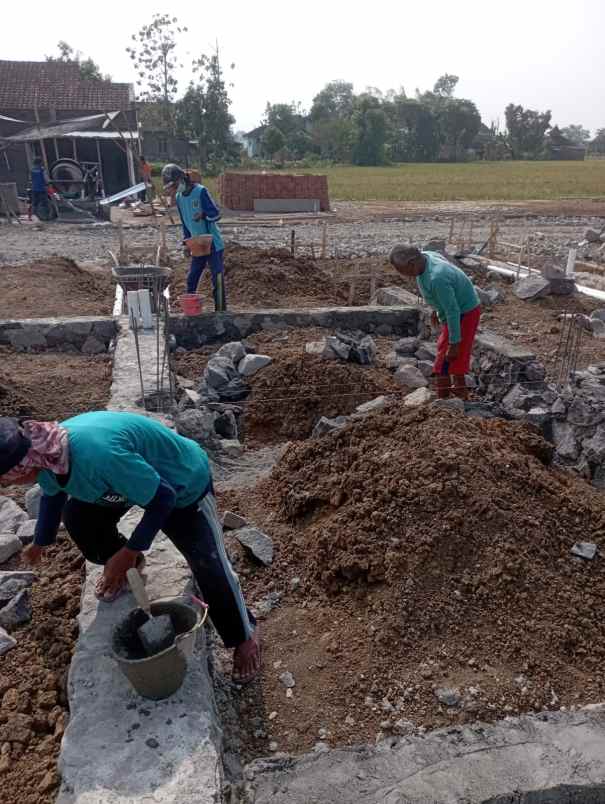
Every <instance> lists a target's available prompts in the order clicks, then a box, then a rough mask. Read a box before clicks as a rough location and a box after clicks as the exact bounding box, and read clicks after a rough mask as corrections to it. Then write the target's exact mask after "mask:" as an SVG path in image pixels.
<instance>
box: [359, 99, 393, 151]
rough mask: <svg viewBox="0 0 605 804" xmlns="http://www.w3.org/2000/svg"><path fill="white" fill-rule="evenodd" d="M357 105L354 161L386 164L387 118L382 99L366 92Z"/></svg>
mask: <svg viewBox="0 0 605 804" xmlns="http://www.w3.org/2000/svg"><path fill="white" fill-rule="evenodd" d="M355 105H356V110H355V113H354V115H353V122H354V124H355V127H356V139H355V144H354V146H353V162H354V163H355V164H356V165H384V163H385V161H386V159H385V143H386V134H387V119H386V115H385V113H384V111H383V110H382V108H381V104H380V100H379V99H378V98H375V97H374V96H372V95H368V94H364V95H360V96H359V98H358V99H357V101H356V104H355Z"/></svg>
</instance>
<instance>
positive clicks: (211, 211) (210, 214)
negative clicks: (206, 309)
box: [162, 165, 227, 312]
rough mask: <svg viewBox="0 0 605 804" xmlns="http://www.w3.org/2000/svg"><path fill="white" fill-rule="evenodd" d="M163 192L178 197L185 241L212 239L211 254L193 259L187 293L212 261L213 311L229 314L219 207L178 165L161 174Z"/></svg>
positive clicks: (169, 167) (202, 186) (164, 170)
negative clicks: (198, 237)
mask: <svg viewBox="0 0 605 804" xmlns="http://www.w3.org/2000/svg"><path fill="white" fill-rule="evenodd" d="M162 181H163V183H164V191H165V192H166V193H167V194H168V195H174V194H175V193H176V205H177V208H178V211H179V215H180V216H181V222H182V224H183V236H184V239H185V240H188V239H189V238H190V237H196V236H198V235H212V250H211V251H210V254H208V255H206V256H204V257H193V256H192V257H191V267H190V269H189V274H188V276H187V293H195V292H196V291H197V286H198V284H199V281H200V279H201V278H202V274H203V273H204V269H205V267H206V265H207V264H208V261H210V272H211V274H212V289H213V294H214V309H215V310H216V312H222V311H224V310H226V308H227V303H226V298H225V278H224V270H225V262H224V254H225V244H224V242H223V238H222V236H221V232H220V229H219V228H218V226H217V222H218V221H219V220H220V218H221V214H220V212H219V209H218V207H217V206H216V204H215V203H214V200H213V199H212V196H211V195H210V193H209V192H208V190H207V188H206V187H204V185H203V184H198V183H197V182H194V181H193V180H192V178H191V176H190V175H189V174H188V173H186V172H185V171H184V170H183V169H182V168H180V167H179V166H178V165H166V166H165V167H164V169H163V170H162Z"/></svg>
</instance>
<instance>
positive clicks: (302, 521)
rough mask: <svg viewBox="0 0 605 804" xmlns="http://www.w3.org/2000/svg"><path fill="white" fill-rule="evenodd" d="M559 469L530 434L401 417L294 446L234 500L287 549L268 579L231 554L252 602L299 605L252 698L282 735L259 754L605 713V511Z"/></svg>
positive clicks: (257, 743)
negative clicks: (596, 554)
mask: <svg viewBox="0 0 605 804" xmlns="http://www.w3.org/2000/svg"><path fill="white" fill-rule="evenodd" d="M548 454H549V447H548V445H546V444H545V442H543V441H542V440H541V439H540V438H539V437H538V436H535V435H533V434H532V433H530V432H529V431H526V430H524V429H523V428H520V427H519V426H518V425H512V424H509V423H504V422H482V421H479V420H476V419H469V418H465V417H460V416H457V415H456V414H448V413H445V412H428V411H426V410H422V411H418V412H406V411H404V410H403V409H402V408H400V407H399V406H395V408H393V409H391V410H390V411H387V412H383V413H380V414H376V415H374V416H373V417H372V418H371V419H370V420H366V421H364V422H360V423H357V424H354V425H353V426H351V427H349V428H347V429H346V430H345V431H342V432H341V433H339V434H336V435H332V436H327V437H325V438H323V439H321V440H319V441H306V442H299V443H297V444H291V445H290V446H289V448H288V450H287V451H286V453H285V455H284V457H283V458H282V460H281V461H280V463H279V464H278V465H277V467H276V468H275V470H274V471H273V473H272V476H271V477H270V478H269V479H268V480H266V481H263V482H262V483H261V484H260V485H259V486H258V487H257V488H256V489H254V490H251V489H245V490H240V491H238V490H231V491H228V492H224V493H223V494H222V495H221V499H220V503H221V506H222V507H224V508H226V509H228V510H231V511H237V512H238V513H240V514H242V515H244V516H246V517H247V518H248V520H249V521H250V522H251V523H253V524H255V525H256V526H258V527H261V528H264V529H266V531H267V533H269V534H270V535H271V537H272V538H273V540H274V544H275V548H276V554H275V560H274V563H273V565H272V567H271V568H270V569H264V568H259V567H255V566H254V565H253V564H251V562H250V560H249V559H247V558H245V557H244V556H243V555H242V554H241V551H239V550H238V548H237V546H235V545H234V544H231V545H230V547H231V549H232V551H233V552H234V553H235V556H236V558H235V560H236V564H237V567H238V572H239V573H240V575H241V576H242V579H243V583H244V587H245V593H246V595H247V598H248V600H249V601H250V602H252V603H253V605H258V602H259V601H261V600H263V599H264V598H266V596H267V594H268V593H277V594H278V595H279V596H281V599H280V602H279V605H278V607H277V608H276V609H275V610H274V611H273V612H271V614H269V616H268V617H267V618H266V619H265V620H263V623H262V628H263V634H264V663H265V672H264V675H263V678H262V681H261V682H260V684H259V688H258V689H257V691H256V694H252V693H246V697H245V698H244V704H243V706H244V709H245V710H246V711H249V710H251V711H252V714H254V715H256V716H257V717H259V716H260V717H261V718H262V721H263V728H262V730H261V731H262V732H263V734H264V735H265V736H264V741H263V740H262V739H256V738H251V739H250V743H249V746H248V748H249V750H250V751H251V752H252V753H254V752H255V751H257V752H258V753H263V752H264V753H266V751H267V744H268V743H269V742H272V741H275V743H276V744H277V746H278V748H277V750H280V751H291V752H295V753H296V752H301V751H305V750H308V749H310V748H311V747H312V746H313V745H314V744H315V743H316V742H318V741H319V740H320V739H325V740H326V741H327V742H329V743H330V744H333V745H335V744H338V745H343V744H344V745H352V744H355V743H358V742H360V741H368V740H369V741H373V740H374V739H375V738H376V736H377V735H378V734H389V733H399V734H401V733H406V732H408V731H411V730H413V729H415V728H424V729H429V728H433V727H438V726H443V725H448V724H452V725H454V724H459V723H463V722H468V721H472V720H482V719H485V720H495V719H498V718H501V717H505V716H506V715H509V714H516V713H521V712H531V711H541V710H543V709H559V708H561V707H567V708H569V707H572V706H575V705H582V704H587V703H592V702H596V701H600V700H602V699H603V694H604V693H605V674H604V673H603V659H604V658H605V626H604V625H603V622H602V618H601V617H600V606H599V601H600V600H601V599H602V597H603V595H605V565H603V562H602V559H600V558H597V559H596V560H595V561H593V562H584V561H583V560H581V559H576V558H574V557H573V556H572V555H571V554H570V550H571V547H572V545H573V544H574V542H575V541H581V540H588V539H589V540H591V541H595V542H596V543H597V544H599V545H603V544H604V542H605V502H604V501H603V499H602V495H599V494H598V493H597V492H596V491H595V490H594V489H592V488H591V487H590V486H588V485H587V484H585V483H584V482H583V481H581V480H579V479H576V478H574V477H571V476H569V475H566V474H562V473H559V472H555V471H553V470H551V469H548V468H546V467H545V466H544V465H543V461H544V460H546V459H547V457H548ZM230 541H231V542H233V541H234V540H230ZM285 671H289V672H291V673H292V674H293V676H294V679H295V682H296V685H295V687H294V688H293V690H292V695H291V697H288V696H287V693H286V688H285V686H284V685H283V683H282V682H281V681H280V679H279V676H280V674H282V673H284V672H285ZM441 688H455V689H456V690H457V694H458V696H459V697H458V699H457V700H456V703H455V705H446V704H444V703H441V702H440V701H439V700H438V698H437V690H439V689H441ZM257 731H258V730H257Z"/></svg>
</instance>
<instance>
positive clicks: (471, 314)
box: [433, 304, 481, 377]
mask: <svg viewBox="0 0 605 804" xmlns="http://www.w3.org/2000/svg"><path fill="white" fill-rule="evenodd" d="M480 318H481V305H479V304H478V305H477V306H476V307H474V308H473V309H472V310H469V311H468V313H463V314H462V315H461V316H460V333H461V336H462V340H461V341H460V349H459V351H458V357H457V358H456V359H455V360H452V361H451V362H450V361H448V359H447V350H448V349H449V348H450V335H449V330H448V327H447V324H444V325H443V329H442V330H441V332H440V333H439V339H438V340H437V357H436V358H435V363H434V365H433V372H434V373H435V374H440V375H441V376H443V377H445V376H448V375H462V374H468V373H469V370H470V367H471V357H472V354H473V343H474V341H475V335H476V334H477V327H478V326H479V319H480Z"/></svg>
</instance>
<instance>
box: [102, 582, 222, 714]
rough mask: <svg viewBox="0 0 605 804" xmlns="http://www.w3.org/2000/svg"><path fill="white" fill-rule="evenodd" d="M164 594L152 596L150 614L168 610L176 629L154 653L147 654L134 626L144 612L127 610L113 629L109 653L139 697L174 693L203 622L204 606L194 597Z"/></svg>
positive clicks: (206, 610)
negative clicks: (171, 640) (172, 638)
mask: <svg viewBox="0 0 605 804" xmlns="http://www.w3.org/2000/svg"><path fill="white" fill-rule="evenodd" d="M190 599H191V601H192V602H191V603H190V602H188V601H187V600H185V599H184V598H173V597H165V598H159V599H158V600H154V601H153V603H152V604H151V612H152V614H153V616H154V617H157V616H159V615H161V614H168V615H169V616H170V619H171V620H172V624H173V625H174V630H175V631H176V639H175V641H174V643H173V644H172V645H171V646H170V647H169V648H166V650H163V651H161V652H160V653H158V654H156V655H155V656H147V655H146V654H145V651H144V649H143V646H142V644H141V640H140V639H139V637H138V634H137V630H138V628H139V627H140V626H141V625H143V623H144V622H145V620H146V615H145V612H144V611H143V610H142V609H139V608H136V609H133V610H132V611H130V612H129V613H128V614H127V615H126V617H124V618H123V619H122V620H121V621H120V622H119V623H118V624H117V625H116V627H115V629H114V632H113V640H112V648H113V656H114V659H115V660H116V662H117V664H118V667H119V668H120V670H121V671H122V672H123V673H124V675H125V676H126V678H127V679H128V680H129V681H130V683H131V684H132V686H133V687H134V688H135V690H136V691H137V692H138V693H139V695H142V696H143V698H151V699H153V700H155V701H159V700H162V699H163V698H168V697H169V696H170V695H172V694H173V693H175V692H176V691H177V690H178V689H179V687H180V686H181V684H182V683H183V681H184V680H185V675H186V673H187V661H188V659H191V657H192V656H193V650H194V647H195V639H196V635H197V632H198V631H199V630H200V628H201V627H202V626H203V625H204V623H205V622H206V617H207V616H208V607H207V606H206V604H205V603H202V601H201V600H198V599H197V598H193V597H192V598H190Z"/></svg>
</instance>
